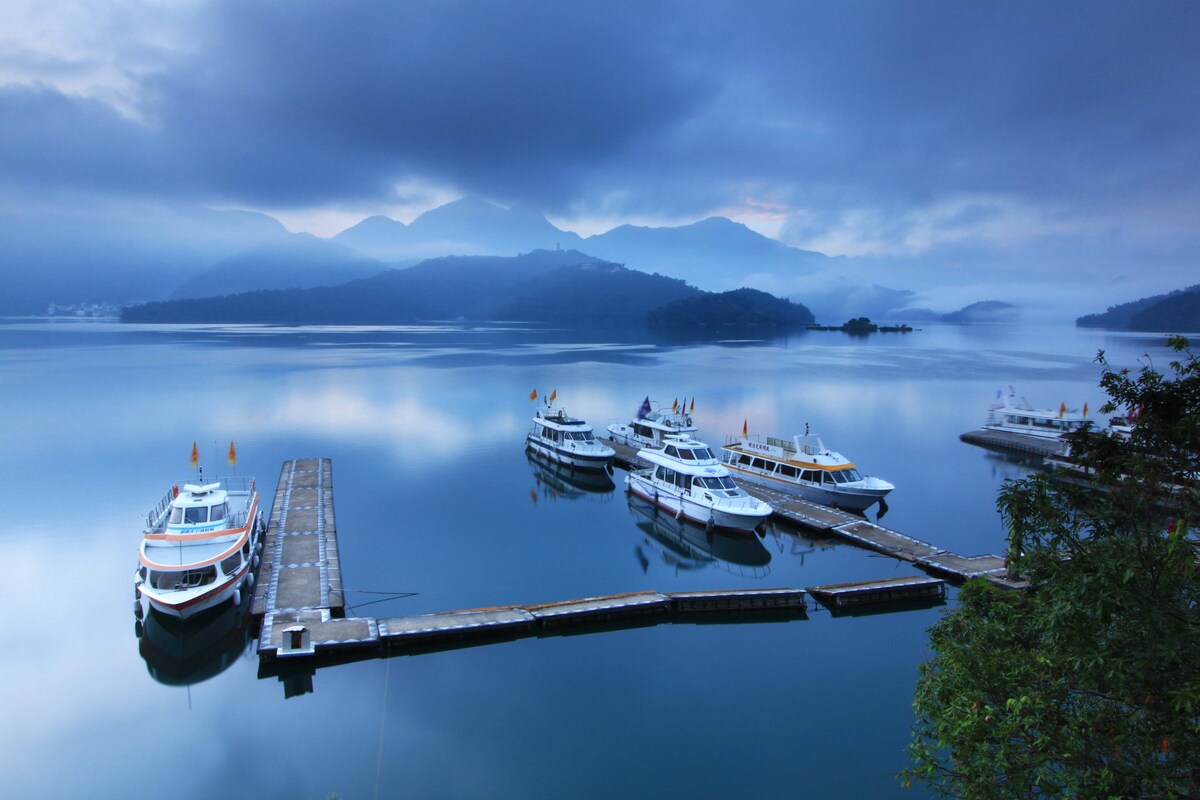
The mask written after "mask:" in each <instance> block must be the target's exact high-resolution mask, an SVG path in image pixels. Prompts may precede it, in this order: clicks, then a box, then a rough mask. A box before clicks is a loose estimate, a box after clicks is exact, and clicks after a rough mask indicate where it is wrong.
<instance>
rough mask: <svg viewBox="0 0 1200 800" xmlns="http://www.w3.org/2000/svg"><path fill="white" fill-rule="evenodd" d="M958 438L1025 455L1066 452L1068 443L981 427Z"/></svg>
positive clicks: (1054, 454)
mask: <svg viewBox="0 0 1200 800" xmlns="http://www.w3.org/2000/svg"><path fill="white" fill-rule="evenodd" d="M958 438H959V439H960V440H962V441H964V442H966V443H967V444H973V445H977V446H979V447H986V448H987V449H989V450H1000V451H1003V452H1009V453H1022V454H1024V455H1030V456H1042V457H1046V456H1060V455H1065V454H1066V445H1065V444H1063V442H1061V441H1059V440H1057V439H1044V440H1037V439H1033V438H1031V437H1029V436H1022V435H1021V434H1019V433H1012V432H1010V431H993V430H985V429H983V428H980V429H979V430H974V431H967V432H966V433H964V434H962V435H960V436H959V437H958Z"/></svg>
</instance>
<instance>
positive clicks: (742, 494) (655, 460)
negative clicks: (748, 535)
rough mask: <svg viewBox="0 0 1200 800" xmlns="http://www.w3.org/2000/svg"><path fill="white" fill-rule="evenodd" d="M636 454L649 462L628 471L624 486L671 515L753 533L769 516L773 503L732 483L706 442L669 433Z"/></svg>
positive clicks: (705, 524) (730, 477) (707, 524)
mask: <svg viewBox="0 0 1200 800" xmlns="http://www.w3.org/2000/svg"><path fill="white" fill-rule="evenodd" d="M638 458H640V459H642V460H643V461H646V462H649V463H650V465H651V466H650V468H649V469H635V470H633V471H632V472H630V473H629V474H628V475H627V476H626V477H625V484H626V486H627V487H628V489H629V491H631V492H633V493H634V494H636V495H638V496H639V497H641V498H643V499H645V500H649V501H650V502H652V503H654V504H655V505H657V506H658V507H660V508H663V509H665V510H666V511H668V512H669V513H671V514H675V515H677V516H679V517H683V518H687V519H690V520H692V521H693V522H698V523H699V524H701V525H704V526H706V527H715V528H727V529H730V530H737V531H752V530H754V529H755V528H756V527H758V524H759V523H760V522H762V521H763V520H765V519H767V518H768V517H770V516H771V506H770V505H768V504H767V503H764V502H763V501H761V500H759V499H758V498H755V497H751V496H750V495H749V494H747V493H746V491H745V490H744V489H742V488H741V487H739V486H738V485H737V484H736V483H734V481H733V478H732V476H731V475H730V473H729V470H727V469H726V468H725V467H723V466H721V462H720V461H719V460H717V457H716V456H715V455H713V452H712V450H710V449H709V447H708V445H706V444H704V442H701V441H697V440H696V439H692V438H690V437H688V436H685V435H672V436H667V437H665V438H664V439H663V443H662V445H661V446H659V447H648V448H643V449H642V450H640V451H639V452H638Z"/></svg>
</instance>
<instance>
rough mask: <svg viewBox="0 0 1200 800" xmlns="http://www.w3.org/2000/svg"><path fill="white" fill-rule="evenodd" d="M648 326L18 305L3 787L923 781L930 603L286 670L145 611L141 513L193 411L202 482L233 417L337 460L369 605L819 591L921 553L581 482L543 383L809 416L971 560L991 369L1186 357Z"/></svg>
mask: <svg viewBox="0 0 1200 800" xmlns="http://www.w3.org/2000/svg"><path fill="white" fill-rule="evenodd" d="M627 339H628V337H621V336H618V335H614V336H595V337H591V339H590V340H586V341H580V340H579V339H578V337H573V336H565V335H561V334H555V333H553V332H536V333H535V332H529V331H519V330H511V329H486V328H478V329H461V328H454V327H430V328H351V329H347V328H328V329H280V328H263V327H255V326H236V327H186V328H184V327H180V328H171V327H133V326H121V325H118V324H115V323H108V322H63V321H57V322H40V321H27V320H8V321H4V322H0V370H2V371H0V408H3V419H2V421H0V452H2V453H3V455H4V461H3V467H2V472H0V507H2V508H3V509H4V515H5V518H6V522H7V524H6V525H5V526H4V528H3V531H2V532H0V538H2V541H3V545H4V553H5V556H6V563H7V564H8V570H7V573H6V576H5V580H4V581H2V582H0V598H2V600H3V608H4V617H3V622H2V623H0V625H2V630H3V633H4V636H3V642H4V644H3V655H2V656H0V708H3V709H4V719H5V724H4V725H3V727H2V728H0V752H3V754H4V757H3V758H2V759H0V785H3V786H4V787H5V790H4V791H5V794H6V795H7V796H11V797H67V796H77V797H130V796H134V795H138V794H143V793H146V794H150V795H157V794H162V795H166V796H170V797H172V798H180V799H181V800H186V799H187V798H211V797H255V798H261V797H293V798H304V797H309V798H324V797H327V796H328V795H329V794H330V793H334V792H336V793H337V794H338V795H339V797H342V798H374V797H391V796H397V795H405V796H410V797H512V798H530V797H635V798H636V797H654V798H662V797H687V798H707V797H711V798H718V797H720V798H725V797H731V796H743V797H782V796H788V797H797V796H799V797H841V798H860V797H861V798H880V797H893V796H895V797H920V796H921V793H920V791H919V790H918V789H913V790H910V791H907V792H906V791H904V790H902V789H901V788H900V786H899V784H898V782H897V781H896V779H895V774H896V773H897V772H898V771H899V770H900V769H901V768H903V767H904V766H905V764H906V759H905V752H904V749H905V746H906V744H907V742H908V741H909V737H910V727H911V722H912V712H911V701H912V691H913V686H914V682H915V679H916V674H917V666H918V664H919V663H921V661H922V660H923V659H925V658H926V657H927V650H926V635H925V631H926V629H927V628H928V627H929V626H930V625H931V624H932V623H933V622H934V621H935V620H936V619H937V617H938V615H939V613H941V611H940V610H939V609H936V608H935V609H928V610H919V611H907V612H903V613H890V614H878V615H871V616H858V617H838V618H833V617H831V616H830V614H828V613H827V612H825V611H823V610H820V608H819V607H817V608H810V612H809V615H808V619H807V620H796V621H792V622H786V623H772V624H765V623H764V624H742V625H686V624H680V625H662V626H658V627H649V628H639V629H634V630H626V631H614V632H607V633H599V634H594V635H580V636H563V637H548V638H544V639H528V640H522V641H517V642H510V643H504V644H498V645H491V646H484V647H476V648H468V649H462V650H456V651H451V652H444V653H434V654H428V655H421V656H411V657H398V658H394V659H390V660H387V661H368V662H362V663H357V664H350V665H345V666H339V667H334V668H329V669H322V670H320V671H318V672H317V674H316V675H315V677H314V678H313V692H312V693H310V694H304V695H302V696H297V697H292V698H290V699H285V697H284V688H283V684H281V683H279V682H278V681H277V680H276V679H274V678H270V679H263V680H260V679H259V678H258V677H257V666H258V665H257V658H256V656H255V655H254V653H253V645H252V643H251V642H250V641H249V640H248V637H246V636H244V635H239V634H238V632H237V631H236V630H233V631H232V632H230V631H229V630H228V629H225V628H221V627H220V624H221V623H218V624H217V628H216V629H215V630H212V631H207V632H201V633H198V634H194V635H193V639H192V640H189V641H187V642H185V641H182V640H180V638H179V637H178V635H174V634H173V633H172V631H171V630H162V629H160V628H157V627H156V628H155V629H154V630H149V629H147V631H146V632H145V636H144V637H143V638H144V639H145V641H142V640H139V639H138V638H137V637H136V636H135V631H134V615H133V586H132V573H133V569H134V565H135V560H136V550H137V545H138V542H139V536H140V531H141V527H140V526H141V522H142V521H143V520H144V518H145V514H146V512H147V511H148V510H149V508H150V506H152V505H153V504H154V503H155V502H156V501H157V500H158V499H159V498H160V497H161V496H162V494H163V492H164V491H165V490H166V489H167V488H168V487H169V486H170V484H171V483H173V482H175V481H178V480H181V479H184V478H187V477H189V475H190V474H191V471H190V470H189V467H188V457H189V455H190V452H191V445H192V442H193V440H195V441H197V442H198V445H199V450H200V455H201V462H202V464H204V465H205V466H206V474H207V475H209V476H212V475H222V474H225V473H226V472H228V469H227V468H226V466H225V463H224V457H225V453H226V450H227V449H228V446H229V441H230V440H231V439H232V440H234V441H235V442H236V444H237V450H238V454H239V461H238V464H237V467H236V472H237V474H239V475H254V476H257V477H258V479H259V484H260V489H261V491H263V493H264V495H265V496H266V498H267V500H268V504H269V498H270V497H271V496H272V495H273V492H274V487H275V483H276V479H277V478H278V475H279V470H280V465H281V463H282V462H283V461H284V460H285V459H289V458H298V457H308V456H322V457H328V458H331V459H332V460H333V476H334V486H335V502H336V513H337V523H338V530H339V536H340V546H341V561H342V570H343V578H344V582H345V586H346V587H347V588H348V589H351V590H354V591H351V592H350V593H349V594H348V597H347V602H348V604H349V605H352V606H357V607H358V608H359V610H360V612H361V613H363V614H369V615H374V616H379V617H387V616H401V615H405V614H415V613H426V612H433V611H442V610H450V609H459V608H472V607H479V606H490V605H504V604H513V603H522V604H530V603H539V602H549V601H554V600H565V599H571V598H578V597H586V596H591V595H597V594H610V593H617V592H627V591H636V590H659V591H686V590H696V589H710V588H711V589H717V588H738V587H761V588H769V587H777V586H779V587H797V588H803V587H806V586H814V585H819V584H823V583H832V582H843V581H854V580H867V579H874V578H885V577H893V576H901V575H909V574H919V573H917V572H916V571H915V570H914V569H913V568H912V567H910V566H908V565H906V564H903V563H900V562H897V561H895V560H893V559H889V558H885V557H882V556H878V555H873V554H871V553H868V552H865V551H863V550H859V549H856V548H854V547H852V546H849V545H846V544H841V543H838V542H835V541H832V540H825V539H811V538H806V537H804V536H801V535H798V534H796V533H794V532H791V531H788V530H783V529H774V528H772V529H769V530H768V531H767V533H766V535H765V536H764V537H763V538H761V539H759V540H755V539H739V540H734V541H731V542H730V541H718V545H717V546H714V547H712V548H710V549H709V550H707V551H706V550H705V548H704V547H703V543H704V537H703V535H702V534H701V535H700V536H699V537H698V538H697V537H692V538H691V539H688V540H685V541H683V542H681V541H679V540H678V531H676V532H675V534H672V532H671V530H670V529H669V526H668V529H666V530H656V529H655V527H654V524H653V519H652V518H648V517H646V516H645V515H644V514H642V513H640V512H639V510H638V509H637V508H636V507H634V506H631V504H630V503H629V501H628V500H627V496H626V494H625V493H624V491H623V483H622V479H623V473H622V472H620V471H617V473H616V475H615V479H616V487H615V488H613V489H611V490H608V491H603V490H602V491H584V490H582V489H579V488H577V487H572V486H570V485H569V484H565V483H563V482H562V480H561V479H560V478H559V477H558V476H556V475H555V474H553V473H552V472H547V471H545V470H544V469H542V468H541V467H540V466H539V465H538V464H536V463H534V462H531V461H530V460H529V459H528V458H527V457H526V455H525V454H524V452H523V444H522V440H523V437H524V435H525V433H526V431H527V430H528V428H529V424H530V423H529V420H530V417H531V416H532V414H533V410H534V403H532V402H530V401H529V399H528V397H529V394H530V392H531V391H532V390H533V389H538V390H539V391H541V392H543V393H545V392H549V391H551V390H555V389H556V390H557V392H558V398H559V400H560V402H562V403H563V405H565V407H566V408H567V409H568V410H569V411H570V412H571V413H573V414H574V415H577V416H581V417H583V418H585V419H587V420H588V421H589V422H591V423H592V424H593V425H594V426H595V427H596V428H597V429H598V430H602V429H603V428H604V427H605V426H606V425H608V424H609V423H612V422H618V421H627V420H628V419H629V418H630V417H631V416H632V415H633V413H634V412H635V411H636V409H637V407H638V405H639V404H640V403H641V401H642V398H644V397H646V396H647V395H649V396H650V398H651V399H652V400H654V401H657V402H658V403H663V404H666V405H670V404H671V402H672V400H673V399H675V398H679V399H680V400H682V398H683V397H684V396H686V397H688V398H689V403H690V402H691V398H694V399H695V414H694V416H695V417H696V419H697V423H698V424H699V426H700V428H701V434H702V436H703V438H705V439H706V440H707V441H709V443H711V444H720V443H722V442H723V441H724V438H725V436H726V435H727V434H732V433H735V432H738V431H740V430H741V427H742V424H743V421H745V422H746V424H747V426H748V428H749V430H750V432H751V433H768V434H773V435H781V434H783V435H789V434H792V433H799V432H802V431H803V428H804V425H805V424H806V423H808V424H810V425H811V427H812V429H813V430H814V431H815V432H818V433H820V434H821V435H822V436H823V437H824V439H825V443H826V444H827V445H829V446H830V447H831V448H833V449H835V450H839V451H841V452H843V453H845V454H846V455H848V456H849V457H850V458H852V459H853V460H854V461H856V462H857V464H858V465H859V467H860V468H861V469H862V471H864V472H866V473H868V474H873V475H878V476H880V477H883V478H886V479H888V480H890V481H892V482H893V483H895V484H896V485H897V488H896V490H895V491H894V492H893V493H892V495H891V496H890V497H889V498H888V503H889V510H888V512H887V515H886V517H885V522H886V523H888V524H889V526H891V527H893V528H895V529H897V530H899V531H901V532H904V533H907V534H909V535H912V536H916V537H918V538H921V539H924V540H926V541H930V542H932V543H935V544H937V545H938V546H941V547H945V548H948V549H951V550H955V551H957V552H960V553H963V554H965V555H976V554H982V553H1002V552H1003V548H1004V536H1003V530H1002V527H1001V524H1000V520H999V518H998V516H997V513H996V511H995V497H996V491H997V489H998V488H999V486H1000V484H1001V483H1002V482H1003V481H1004V480H1005V479H1006V478H1010V477H1018V476H1020V475H1022V474H1024V473H1025V471H1026V469H1027V468H1026V467H1025V466H1022V465H1021V464H1019V463H1012V462H1009V461H1006V460H1004V459H1001V458H999V457H997V456H995V455H993V454H990V453H988V452H986V451H983V450H980V449H977V448H974V447H972V446H970V445H967V444H963V443H962V442H960V441H959V439H958V435H959V434H960V433H962V432H964V431H967V430H970V429H973V428H975V427H978V426H979V424H980V423H981V422H982V421H983V418H984V416H985V410H986V407H987V405H988V404H989V403H990V402H992V401H993V399H994V398H995V396H996V392H997V389H998V388H999V387H1001V386H1006V385H1010V384H1011V385H1013V386H1014V387H1015V388H1016V389H1017V391H1018V393H1019V394H1024V395H1026V396H1027V397H1028V398H1029V400H1030V401H1031V402H1032V403H1033V404H1034V405H1037V406H1042V407H1057V406H1058V405H1059V403H1060V402H1064V401H1065V402H1066V403H1067V405H1068V406H1072V407H1078V406H1082V404H1083V403H1084V402H1085V401H1086V402H1087V403H1088V404H1089V406H1090V408H1091V409H1093V410H1095V409H1098V408H1099V406H1100V405H1101V403H1102V400H1103V398H1102V396H1101V394H1100V392H1099V390H1098V389H1097V387H1096V383H1097V380H1098V378H1099V374H1100V370H1099V367H1098V366H1097V365H1096V364H1095V363H1093V358H1094V356H1095V354H1096V351H1097V350H1098V349H1101V348H1103V349H1105V350H1107V351H1108V354H1109V358H1110V361H1112V362H1113V363H1114V364H1116V365H1124V366H1136V365H1137V359H1138V357H1139V356H1140V355H1141V354H1142V353H1150V355H1151V357H1153V358H1154V359H1155V360H1156V361H1157V362H1158V363H1160V364H1165V361H1166V360H1167V358H1166V356H1165V355H1164V353H1163V350H1162V347H1161V345H1162V344H1163V340H1162V338H1161V337H1149V336H1139V335H1120V334H1109V333H1104V332H1099V331H1086V330H1076V329H1074V328H1071V327H1065V326H1064V327H1061V328H1055V327H1039V328H1017V327H1009V326H986V327H951V326H941V327H938V326H934V327H927V328H926V329H924V330H921V331H918V332H915V333H912V334H908V335H904V336H901V335H895V334H892V335H888V334H877V335H874V336H871V337H870V338H867V339H854V338H851V337H848V336H846V335H844V334H841V333H836V332H807V333H804V334H800V335H796V336H793V337H790V338H788V339H785V340H779V341H774V342H767V343H749V342H740V343H722V344H717V345H684V344H663V343H658V344H647V343H644V342H637V341H628V340H627ZM1093 413H1095V412H1094V411H1093ZM872 515H873V512H872ZM673 536H674V537H676V538H672V537H673ZM697 542H699V544H697ZM379 592H394V593H402V592H413V593H415V594H413V595H412V596H409V597H403V598H392V599H388V598H387V595H384V594H377V593H379ZM380 600H382V602H379V601H380ZM373 601H374V603H373V604H372V605H366V604H368V603H372V602H373ZM230 616H232V614H230ZM205 637H209V638H208V639H206V638H205ZM183 647H189V648H191V649H192V650H194V651H195V652H194V653H191V654H190V655H189V656H188V657H187V658H182V657H181V654H180V652H178V650H179V648H183ZM143 654H145V655H143Z"/></svg>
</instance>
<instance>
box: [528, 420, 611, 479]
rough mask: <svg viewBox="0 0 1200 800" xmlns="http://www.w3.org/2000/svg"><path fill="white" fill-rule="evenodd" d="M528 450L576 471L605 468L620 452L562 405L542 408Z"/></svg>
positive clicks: (529, 435) (535, 422)
mask: <svg viewBox="0 0 1200 800" xmlns="http://www.w3.org/2000/svg"><path fill="white" fill-rule="evenodd" d="M525 447H526V449H528V450H533V451H534V452H535V453H537V454H538V455H540V456H542V457H543V458H545V459H546V460H548V461H550V462H552V463H555V464H565V465H567V466H570V467H574V468H575V469H605V468H608V467H610V466H611V464H612V460H613V456H615V455H616V454H617V453H616V451H615V450H613V449H612V448H611V447H609V446H608V445H606V444H604V443H603V442H601V441H600V440H599V439H597V438H596V436H595V434H593V433H592V427H591V426H590V425H588V424H587V423H586V422H584V421H583V420H581V419H575V418H574V417H572V416H571V415H570V414H568V413H567V411H566V409H564V408H563V407H561V406H553V405H548V406H546V408H544V409H538V411H537V413H536V414H535V416H534V418H533V429H532V430H530V431H529V433H528V435H526V437H525Z"/></svg>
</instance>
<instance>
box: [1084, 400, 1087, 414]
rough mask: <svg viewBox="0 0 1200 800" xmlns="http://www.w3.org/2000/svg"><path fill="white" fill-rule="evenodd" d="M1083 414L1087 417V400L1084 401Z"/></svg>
mask: <svg viewBox="0 0 1200 800" xmlns="http://www.w3.org/2000/svg"><path fill="white" fill-rule="evenodd" d="M1083 415H1084V416H1085V417H1086V416H1087V401H1086V400H1084V401H1083Z"/></svg>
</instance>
